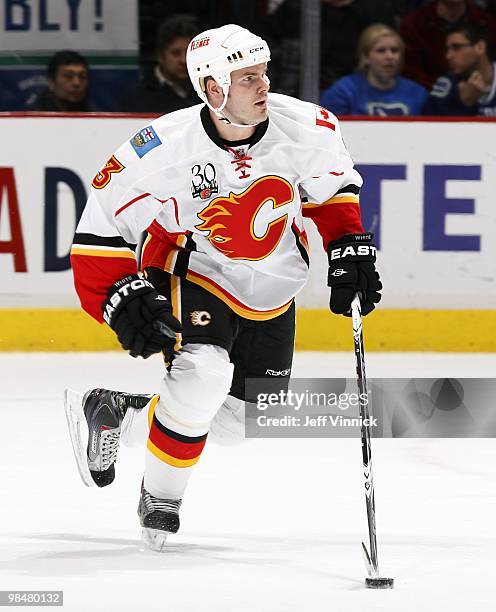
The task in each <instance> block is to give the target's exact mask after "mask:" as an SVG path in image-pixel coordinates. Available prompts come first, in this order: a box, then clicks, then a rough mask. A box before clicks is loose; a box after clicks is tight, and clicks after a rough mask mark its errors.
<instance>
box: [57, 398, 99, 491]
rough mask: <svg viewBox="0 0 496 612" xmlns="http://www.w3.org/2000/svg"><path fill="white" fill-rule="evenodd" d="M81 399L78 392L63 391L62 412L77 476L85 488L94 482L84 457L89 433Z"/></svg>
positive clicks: (93, 484) (92, 485)
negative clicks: (69, 438) (65, 421)
mask: <svg viewBox="0 0 496 612" xmlns="http://www.w3.org/2000/svg"><path fill="white" fill-rule="evenodd" d="M83 397H84V396H83V394H82V393H79V392H78V391H73V390H72V389H66V390H65V391H64V410H65V416H66V419H67V426H68V427H69V434H70V436H71V444H72V450H73V451H74V458H75V459H76V464H77V468H78V471H79V475H80V476H81V480H82V481H83V483H84V484H85V485H86V486H87V487H94V486H95V482H94V480H93V478H92V477H91V472H90V468H89V467H88V460H87V455H86V449H87V447H88V437H89V431H88V425H87V424H86V418H85V416H84V413H83Z"/></svg>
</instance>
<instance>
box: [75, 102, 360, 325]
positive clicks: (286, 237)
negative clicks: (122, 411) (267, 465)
mask: <svg viewBox="0 0 496 612" xmlns="http://www.w3.org/2000/svg"><path fill="white" fill-rule="evenodd" d="M361 184H362V180H361V177H360V176H359V174H358V173H357V171H356V170H355V169H354V168H353V162H352V160H351V158H350V155H349V154H348V152H347V150H346V148H345V146H344V144H343V141H342V138H341V134H340V130H339V125H338V121H337V119H336V117H334V115H332V114H331V113H330V112H329V111H327V110H325V109H323V108H321V107H319V106H316V105H314V104H310V103H307V102H302V101H300V100H296V99H294V98H290V97H288V96H283V95H279V94H269V117H268V119H267V120H266V121H265V122H264V123H262V124H260V125H259V126H257V128H256V131H255V134H254V135H253V136H252V137H251V138H250V139H248V140H246V141H238V142H236V143H227V142H225V141H223V140H222V139H221V138H220V137H219V135H218V133H217V131H216V129H215V126H214V124H213V122H212V119H211V118H210V114H209V112H208V109H207V107H206V106H204V105H198V106H194V107H191V108H187V109H184V110H179V111H176V112H173V113H170V114H168V115H165V116H163V117H160V118H158V119H156V120H155V121H153V122H152V123H151V124H150V125H149V126H148V127H146V128H144V129H142V130H141V131H140V132H138V134H136V135H135V136H134V137H132V138H131V139H130V140H129V141H128V142H126V143H125V144H124V145H122V146H121V147H120V148H119V149H118V150H117V151H116V152H115V154H114V155H112V157H111V158H110V159H109V161H108V162H107V164H106V165H105V167H104V168H103V169H102V170H101V171H100V172H99V173H98V174H97V175H96V176H95V178H94V180H93V183H92V193H91V195H90V197H89V200H88V203H87V205H86V208H85V210H84V213H83V215H82V217H81V220H80V222H79V224H78V227H77V230H76V235H75V239H74V244H73V247H72V251H71V262H72V267H73V271H74V276H75V286H76V290H77V292H78V294H79V297H80V299H81V303H82V306H83V308H85V310H87V311H88V312H89V313H90V314H91V315H92V316H94V317H95V318H96V319H97V320H99V321H101V320H102V316H101V304H102V301H103V300H104V298H105V297H106V294H107V291H108V289H109V287H110V286H111V285H112V284H113V283H114V282H115V281H116V280H118V279H120V278H122V277H123V276H126V275H127V274H129V273H133V272H136V270H137V267H138V264H137V262H136V259H135V253H134V251H135V248H136V244H137V243H138V242H139V240H140V236H141V235H142V233H143V232H144V231H147V232H148V237H147V239H146V241H145V244H144V246H143V250H142V261H141V267H142V268H145V267H148V266H156V267H159V268H161V269H163V270H166V271H168V272H170V273H171V274H174V275H177V276H181V277H184V278H187V279H188V280H190V281H191V282H193V283H196V284H198V285H201V286H202V287H204V288H205V289H207V290H208V291H210V292H212V293H214V294H215V295H217V296H218V297H219V298H220V299H222V300H223V301H224V302H226V303H227V304H228V305H229V306H230V307H231V308H232V309H233V310H234V311H235V312H237V313H238V314H240V315H241V316H244V317H246V318H249V319H255V320H257V319H268V318H272V317H275V316H278V315H279V314H281V313H282V312H284V311H285V310H286V309H287V308H288V307H289V305H290V304H291V302H292V300H293V298H294V296H295V295H296V293H297V292H298V291H300V289H301V288H302V287H303V285H304V284H305V281H306V278H307V271H308V256H307V243H306V236H305V232H304V229H303V220H302V217H303V216H307V217H311V218H312V219H313V220H314V221H315V222H316V224H317V227H318V229H319V231H320V233H321V235H322V237H323V240H324V246H326V245H327V242H328V241H329V240H332V239H336V238H339V237H340V236H342V235H344V234H347V233H359V232H363V228H362V225H361V223H360V214H359V206H358V194H359V190H360V186H361Z"/></svg>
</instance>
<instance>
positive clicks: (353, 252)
mask: <svg viewBox="0 0 496 612" xmlns="http://www.w3.org/2000/svg"><path fill="white" fill-rule="evenodd" d="M376 253H377V249H376V248H375V246H374V245H373V244H361V245H359V246H357V247H356V246H353V245H348V246H345V247H339V248H337V249H332V251H329V261H333V260H334V259H344V258H346V257H350V256H351V257H362V256H363V257H370V256H372V257H374V259H375V256H376Z"/></svg>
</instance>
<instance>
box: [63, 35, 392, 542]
mask: <svg viewBox="0 0 496 612" xmlns="http://www.w3.org/2000/svg"><path fill="white" fill-rule="evenodd" d="M269 60H270V53H269V49H268V47H267V44H266V43H265V41H264V40H262V39H261V38H259V37H258V36H255V35H254V34H252V33H250V32H249V31H248V30H246V29H244V28H241V27H239V26H236V25H226V26H223V27H221V28H218V29H213V30H208V31H206V32H203V33H202V34H200V35H198V36H196V37H195V38H194V39H193V40H192V41H191V43H190V45H189V48H188V55H187V65H188V72H189V75H190V78H191V81H192V83H193V86H194V88H195V90H196V92H197V93H198V95H199V96H200V98H201V99H202V100H203V102H204V104H201V105H198V106H194V107H192V108H188V109H183V110H179V111H176V112H174V113H171V114H169V115H166V116H163V117H160V118H159V119H157V120H155V121H153V122H152V123H151V124H150V125H149V126H147V127H145V128H144V129H142V130H140V131H139V132H138V133H137V134H136V135H135V136H133V137H132V138H131V139H130V140H129V141H127V142H126V143H125V144H124V145H123V146H122V147H120V148H119V149H118V150H117V151H116V152H115V154H114V155H112V156H111V157H110V159H109V160H108V162H107V163H106V165H105V167H104V168H103V169H102V170H101V171H100V172H99V173H98V174H97V175H96V177H95V178H94V180H93V190H92V193H91V195H90V198H89V200H88V203H87V206H86V208H85V211H84V213H83V216H82V218H81V220H80V223H79V225H78V228H77V232H76V235H75V239H74V245H73V248H72V255H71V257H72V267H73V271H74V278H75V286H76V290H77V292H78V294H79V297H80V300H81V304H82V306H83V308H84V309H85V310H86V311H87V312H88V313H90V314H91V315H92V316H93V317H94V318H95V319H96V320H98V321H100V322H103V321H104V322H105V323H106V324H107V325H109V326H110V327H111V328H112V329H113V330H114V331H115V333H116V334H117V337H118V339H119V341H120V343H121V344H122V346H123V348H124V349H126V350H128V351H129V352H130V354H131V355H132V356H133V357H139V356H140V357H144V358H147V357H149V356H150V355H152V354H153V353H157V352H160V351H163V352H164V353H165V354H166V356H167V359H168V360H169V361H170V363H171V365H170V367H169V368H168V370H167V371H166V372H165V373H164V377H163V380H162V383H161V387H160V396H154V397H153V398H152V397H151V396H130V395H127V394H124V393H120V392H116V391H108V390H103V389H96V390H93V391H91V392H89V393H87V394H86V395H85V396H84V398H82V399H80V400H79V401H78V400H77V398H75V397H74V396H73V395H72V396H71V394H70V393H69V396H68V398H67V407H66V410H67V415H68V421H69V426H70V430H71V436H72V440H73V445H74V449H75V453H76V458H77V460H78V466H79V469H80V472H81V475H82V477H83V480H84V481H85V482H86V484H93V483H95V484H97V485H98V486H105V485H106V484H109V483H110V482H111V481H112V480H113V478H114V462H115V459H116V455H117V446H118V443H119V437H120V435H121V434H122V436H123V437H124V436H126V438H128V440H130V439H132V438H133V437H134V438H135V437H136V436H137V437H138V438H139V436H140V435H141V436H144V438H145V439H146V438H147V442H146V464H145V474H144V479H143V487H142V492H141V499H140V503H139V507H138V514H139V518H140V522H141V525H142V527H143V536H144V538H145V540H146V541H147V542H148V544H149V545H150V546H151V547H152V548H154V549H156V550H161V548H162V546H163V544H164V541H165V538H166V536H167V534H169V533H175V532H176V531H177V529H178V528H179V516H178V513H179V506H180V504H181V499H182V497H183V494H184V491H185V488H186V484H187V481H188V478H189V476H190V474H191V471H192V470H193V468H194V465H195V463H196V462H197V461H198V459H199V457H200V454H201V452H202V450H203V447H204V445H205V441H206V437H207V433H208V431H209V427H210V425H211V423H212V420H213V419H214V417H216V415H217V417H218V416H219V414H224V417H225V418H224V419H223V421H222V422H223V423H224V425H225V428H226V429H229V428H230V427H231V425H232V424H234V425H236V423H237V422H238V425H239V419H240V416H239V415H240V414H242V406H243V404H244V400H245V399H250V389H246V390H245V384H244V383H245V378H248V377H257V378H266V379H271V377H274V375H276V376H277V379H278V380H279V381H280V382H281V383H282V384H287V381H288V379H289V375H290V371H291V363H292V356H293V346H294V331H295V317H294V309H295V307H294V297H295V295H296V293H298V291H300V289H301V288H302V287H303V285H304V284H305V281H306V278H307V270H308V255H307V241H306V236H305V231H304V228H303V216H306V217H309V218H311V219H312V220H313V221H314V222H315V223H316V225H317V227H318V230H319V232H320V234H321V235H322V239H323V243H324V248H325V249H326V250H327V253H328V255H329V276H328V284H329V286H330V287H331V299H330V308H331V310H332V311H333V312H335V313H338V314H348V313H349V310H350V305H351V300H352V298H353V297H354V295H355V293H356V292H360V296H361V304H362V314H364V315H365V314H367V313H369V312H370V311H371V310H372V309H373V308H374V306H375V303H376V302H378V301H379V299H380V294H379V291H380V289H381V288H382V285H381V283H380V280H379V276H378V274H377V272H376V270H375V247H374V246H373V244H372V236H371V235H370V234H366V233H364V230H363V227H362V225H361V222H360V213H359V204H358V201H359V198H358V196H359V191H360V186H361V184H362V180H361V178H360V176H359V174H358V173H357V172H356V170H354V168H353V163H352V160H351V158H350V156H349V154H348V152H347V150H346V148H345V146H344V144H343V141H342V139H341V134H340V129H339V124H338V122H337V120H336V118H335V117H334V116H333V115H332V114H331V113H330V112H328V111H326V110H325V109H323V108H321V107H319V106H315V105H313V104H310V103H307V102H302V101H299V100H296V99H294V98H290V97H286V96H282V95H276V94H269V93H268V91H269V80H268V78H267V75H266V70H267V62H268V61H269ZM145 230H146V232H147V238H146V240H145V242H144V245H143V248H142V255H141V266H140V269H141V270H142V273H138V264H137V262H136V258H135V248H136V244H137V243H138V241H139V238H140V235H141V233H142V232H143V231H145ZM217 417H216V418H217ZM229 417H231V421H230V422H228V421H229ZM82 425H87V429H88V441H87V442H86V437H84V438H83V437H82V435H81V434H80V433H79V432H80V431H83V430H85V429H86V428H85V427H81V426H82ZM237 429H238V430H239V427H237Z"/></svg>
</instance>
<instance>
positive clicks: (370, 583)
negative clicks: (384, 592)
mask: <svg viewBox="0 0 496 612" xmlns="http://www.w3.org/2000/svg"><path fill="white" fill-rule="evenodd" d="M365 586H366V587H367V588H368V589H392V588H393V587H394V578H365Z"/></svg>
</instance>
